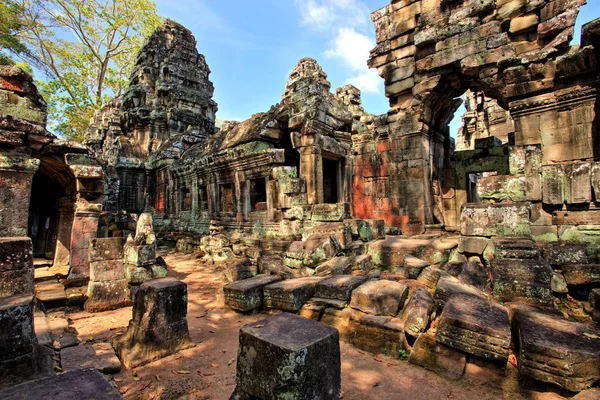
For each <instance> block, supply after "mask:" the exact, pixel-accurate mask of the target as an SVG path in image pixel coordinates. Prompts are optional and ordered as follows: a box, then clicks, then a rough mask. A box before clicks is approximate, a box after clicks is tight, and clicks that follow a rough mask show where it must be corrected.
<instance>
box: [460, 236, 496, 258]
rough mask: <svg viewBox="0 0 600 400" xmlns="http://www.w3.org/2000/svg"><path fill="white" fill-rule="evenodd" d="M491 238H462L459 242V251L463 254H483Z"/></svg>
mask: <svg viewBox="0 0 600 400" xmlns="http://www.w3.org/2000/svg"><path fill="white" fill-rule="evenodd" d="M489 241H490V239H489V238H486V237H477V236H461V237H460V240H459V242H458V251H460V252H461V253H471V254H479V255H481V254H483V250H485V248H486V246H487V245H488V242H489Z"/></svg>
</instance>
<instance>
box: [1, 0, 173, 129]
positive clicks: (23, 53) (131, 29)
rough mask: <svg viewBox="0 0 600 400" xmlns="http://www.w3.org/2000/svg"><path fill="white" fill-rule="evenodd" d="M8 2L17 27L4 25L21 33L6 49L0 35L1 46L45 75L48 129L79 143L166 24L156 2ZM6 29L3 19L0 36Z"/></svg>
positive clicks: (12, 0) (150, 0)
mask: <svg viewBox="0 0 600 400" xmlns="http://www.w3.org/2000/svg"><path fill="white" fill-rule="evenodd" d="M9 1H10V2H9V3H7V7H9V8H11V7H12V8H11V10H14V11H11V12H14V13H16V14H17V15H18V18H17V19H16V22H15V23H16V24H18V25H17V26H13V27H11V26H10V24H6V23H4V26H5V27H6V28H7V29H10V32H18V33H17V38H16V40H17V44H16V45H15V44H12V45H11V43H10V42H9V43H8V44H5V43H4V42H2V37H3V36H0V47H3V48H5V49H7V50H9V51H10V52H11V53H12V54H14V55H16V56H18V57H19V58H21V59H23V60H26V61H29V62H30V63H31V64H33V65H34V66H36V67H37V68H38V69H39V70H41V71H42V72H43V74H44V75H45V78H46V79H45V80H44V81H42V82H38V86H39V87H40V89H41V91H42V94H43V95H44V98H45V99H46V102H47V103H48V111H49V120H50V127H49V128H50V129H51V130H53V131H54V132H56V133H58V134H62V135H63V136H65V137H67V138H70V139H75V140H81V139H82V138H83V133H84V131H85V129H86V128H87V125H88V123H89V120H90V118H91V116H92V115H93V113H94V111H95V110H97V109H99V108H100V107H101V105H102V103H103V102H104V101H106V100H108V99H109V98H112V97H114V96H117V95H120V94H121V93H122V91H123V90H124V89H125V88H126V85H127V82H128V76H129V73H130V70H131V68H132V67H133V64H134V62H135V57H136V54H137V52H138V50H139V49H140V48H141V46H142V45H143V43H144V40H145V38H146V37H148V36H149V35H150V34H151V33H152V32H153V31H154V30H155V29H156V28H157V27H158V26H159V25H160V24H161V23H162V20H161V18H160V17H159V16H158V14H157V13H156V5H155V4H154V2H153V1H152V0H9ZM0 10H1V9H0ZM0 12H1V11H0ZM9 18H10V17H9ZM9 18H7V19H9ZM2 24H3V19H0V35H1V34H3V32H4V28H2V27H1V26H2ZM19 44H21V45H22V46H24V50H23V49H22V47H19ZM15 46H16V47H15Z"/></svg>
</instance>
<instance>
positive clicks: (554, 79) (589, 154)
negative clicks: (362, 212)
mask: <svg viewBox="0 0 600 400" xmlns="http://www.w3.org/2000/svg"><path fill="white" fill-rule="evenodd" d="M582 4H585V1H584V0H568V1H550V0H548V1H536V2H524V1H520V0H503V1H494V0H483V1H481V0H455V1H445V0H441V1H440V0H420V1H392V2H391V4H390V5H388V6H385V7H383V8H382V9H380V10H378V11H376V12H374V13H373V14H372V19H373V21H374V23H375V27H376V35H377V47H376V48H374V49H373V50H372V51H371V58H370V60H369V66H370V67H372V68H377V70H378V72H379V74H380V76H381V77H383V78H384V80H385V85H386V96H387V97H388V98H389V99H390V106H391V107H392V109H391V110H390V111H389V112H388V115H387V120H386V121H385V122H386V124H387V130H388V135H389V141H390V142H391V143H392V144H391V146H390V147H391V148H392V149H394V148H400V149H402V150H403V151H400V152H396V154H394V155H393V157H392V159H391V160H390V162H391V163H392V164H401V163H402V162H405V161H407V162H408V168H409V173H407V176H406V177H405V178H404V179H403V180H402V182H401V183H399V184H398V186H399V188H400V187H410V188H411V191H410V195H411V197H413V198H414V200H411V201H409V202H406V204H402V202H401V201H400V202H399V203H400V204H399V205H400V206H399V207H395V209H393V207H390V210H383V211H390V215H391V217H392V218H395V219H400V220H401V221H402V229H403V231H407V232H413V233H418V232H422V231H423V230H424V228H425V226H426V225H427V224H431V223H433V222H435V219H434V216H433V215H434V212H433V210H434V208H435V203H436V202H435V200H434V198H433V193H432V190H431V188H432V187H433V186H434V185H433V180H434V177H435V174H434V172H435V171H436V169H439V167H440V166H441V164H445V161H444V159H445V158H447V157H448V156H449V154H447V153H448V150H449V149H450V147H451V146H449V142H448V138H447V137H445V136H446V135H445V132H439V130H440V127H441V126H443V125H444V124H445V122H446V120H447V119H448V118H447V115H448V114H449V113H450V111H452V112H453V107H455V106H456V105H455V104H453V102H454V99H455V98H456V96H457V95H460V94H462V92H464V91H465V90H466V89H467V88H473V89H478V90H482V91H483V92H484V93H485V94H486V95H487V96H488V97H491V98H494V99H496V100H498V103H499V104H501V105H503V106H504V107H506V108H507V109H509V110H510V113H511V116H512V117H513V119H514V121H515V131H516V134H515V145H516V146H524V145H541V146H542V153H543V157H544V159H543V163H544V164H551V163H557V162H571V161H573V160H580V159H593V158H594V152H593V138H592V126H593V124H594V119H595V116H594V115H595V114H594V112H593V111H594V107H595V98H596V89H595V85H594V84H593V82H594V81H595V80H596V73H595V71H594V65H593V64H594V60H593V56H592V54H593V52H594V48H593V46H585V43H587V41H586V39H585V38H584V40H582V43H584V46H583V47H581V48H572V47H570V46H569V42H570V40H571V39H572V37H573V33H574V25H575V19H576V17H577V14H578V12H579V8H580V6H581V5H582ZM585 35H586V33H585V32H584V36H585ZM588 36H589V35H588ZM408 137H412V138H413V139H412V140H411V141H410V143H408V147H407V143H406V142H407V138H408ZM394 142H395V143H394ZM397 166H398V167H399V168H404V167H403V166H401V165H397ZM451 175H452V174H451V173H450V172H444V173H443V174H442V181H443V182H442V186H443V187H445V188H451V189H454V186H455V185H454V182H452V180H453V179H454V178H453V176H451ZM392 186H394V185H392ZM442 192H443V193H442V197H443V198H444V199H443V202H446V200H448V199H449V197H448V196H450V195H449V193H448V190H447V191H446V192H444V190H442ZM455 201H456V202H457V203H460V202H461V201H462V200H461V199H458V198H455ZM384 205H385V204H384ZM388 205H389V206H393V205H394V201H390V202H388ZM458 207H460V205H457V206H456V207H452V209H454V210H456V209H457V208H458ZM446 211H449V212H448V213H445V214H446V218H445V219H446V221H445V223H446V225H447V226H452V225H456V223H457V219H456V215H455V214H453V211H452V210H446ZM394 214H397V215H394Z"/></svg>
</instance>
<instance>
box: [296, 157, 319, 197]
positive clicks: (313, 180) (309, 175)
mask: <svg viewBox="0 0 600 400" xmlns="http://www.w3.org/2000/svg"><path fill="white" fill-rule="evenodd" d="M298 150H299V152H300V177H301V178H304V179H306V194H307V198H308V204H319V203H322V202H323V159H322V158H321V150H319V148H318V147H317V146H306V147H301V148H299V149H298Z"/></svg>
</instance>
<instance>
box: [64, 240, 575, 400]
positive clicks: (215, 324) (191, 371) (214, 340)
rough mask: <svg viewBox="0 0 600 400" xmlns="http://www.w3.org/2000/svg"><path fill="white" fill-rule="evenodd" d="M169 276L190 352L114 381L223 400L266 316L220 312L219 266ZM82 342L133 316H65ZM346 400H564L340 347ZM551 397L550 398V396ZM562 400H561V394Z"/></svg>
mask: <svg viewBox="0 0 600 400" xmlns="http://www.w3.org/2000/svg"><path fill="white" fill-rule="evenodd" d="M162 256H163V257H164V258H165V260H166V262H167V264H168V266H169V275H171V276H174V277H177V278H179V279H181V280H183V281H185V282H186V283H187V285H188V324H189V330H190V336H191V338H192V340H193V341H194V343H195V344H196V346H195V347H193V348H191V349H188V350H185V351H182V352H180V353H179V354H176V355H173V356H170V357H167V358H164V359H162V360H159V361H156V362H153V363H151V364H148V365H145V366H143V367H139V368H136V369H133V370H125V369H124V370H122V371H121V372H120V373H118V374H116V375H114V376H113V379H114V382H115V385H116V386H117V387H118V388H119V390H120V392H121V393H122V394H123V396H124V397H125V398H126V399H215V400H222V399H225V400H226V399H228V398H229V396H230V395H231V393H232V392H233V390H234V387H235V368H236V356H237V348H238V331H239V328H240V327H242V326H243V325H245V324H248V323H251V322H254V321H257V320H259V319H262V318H265V317H267V315H266V314H254V315H242V314H239V313H236V312H233V311H231V310H229V309H227V308H226V307H225V306H224V299H223V294H222V290H221V289H222V287H223V285H224V278H223V277H222V275H223V266H216V265H213V266H208V265H206V264H204V263H203V262H201V261H200V260H198V259H197V258H196V257H195V256H194V255H185V254H178V253H169V254H168V253H167V252H166V251H163V252H162ZM68 317H69V318H70V322H71V323H72V327H74V328H75V329H76V330H77V332H78V337H79V339H80V340H81V341H82V342H85V341H87V342H92V343H99V342H107V341H110V340H111V339H112V338H115V337H116V336H118V335H120V334H122V333H123V332H124V331H125V328H126V326H127V324H128V322H129V319H130V318H131V308H130V307H129V308H123V309H120V310H115V311H110V312H104V313H98V314H89V313H87V312H84V311H78V310H75V311H73V312H70V313H69V314H68ZM340 345H341V357H342V360H341V361H342V398H343V399H344V400H365V399H378V400H392V399H393V400H402V399H410V400H421V399H423V400H425V399H427V400H429V399H455V400H460V399H476V400H488V399H490V400H491V399H540V400H554V399H563V398H564V397H562V396H561V395H559V394H557V393H556V392H558V391H559V390H558V389H554V390H553V389H549V388H548V387H541V388H535V387H533V388H532V387H526V386H527V383H523V382H521V384H519V381H518V380H517V379H513V380H512V381H510V380H508V381H507V380H502V379H500V378H499V377H498V376H497V375H495V374H493V373H489V372H487V370H482V369H480V368H477V367H476V366H475V365H472V364H470V365H469V366H468V368H467V373H466V374H465V377H463V379H462V380H461V381H458V382H452V381H449V380H446V379H444V378H442V377H440V376H438V375H436V374H435V373H433V372H429V371H427V370H425V369H423V368H420V367H416V366H413V365H411V364H409V363H408V362H407V361H403V360H395V359H392V358H388V357H385V356H382V355H373V354H369V353H365V352H363V351H360V350H358V349H355V348H353V347H352V346H351V345H349V344H347V343H344V342H341V343H340ZM548 390H550V391H548ZM561 394H563V395H564V394H565V393H564V392H563V393H561Z"/></svg>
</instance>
